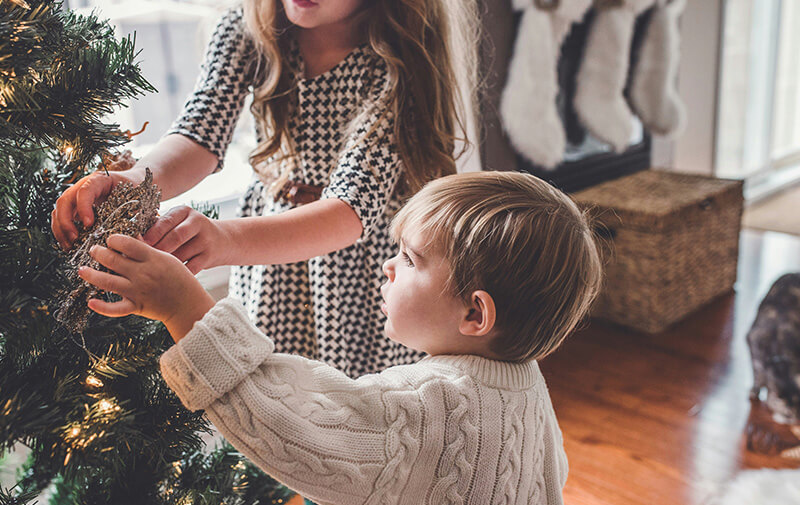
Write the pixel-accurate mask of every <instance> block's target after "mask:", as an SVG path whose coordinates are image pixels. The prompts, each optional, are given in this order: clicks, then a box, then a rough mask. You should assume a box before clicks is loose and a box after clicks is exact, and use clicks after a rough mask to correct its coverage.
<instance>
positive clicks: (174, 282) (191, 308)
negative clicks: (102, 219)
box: [78, 235, 214, 342]
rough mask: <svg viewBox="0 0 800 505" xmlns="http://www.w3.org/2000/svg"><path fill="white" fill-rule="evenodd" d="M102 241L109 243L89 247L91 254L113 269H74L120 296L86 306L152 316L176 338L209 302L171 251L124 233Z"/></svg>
mask: <svg viewBox="0 0 800 505" xmlns="http://www.w3.org/2000/svg"><path fill="white" fill-rule="evenodd" d="M106 243H107V244H108V247H103V246H94V247H92V249H91V250H90V254H91V256H92V258H94V259H95V260H97V262H98V263H100V264H101V265H103V266H104V267H106V268H108V269H109V270H111V271H112V272H113V273H112V272H100V271H98V270H95V269H93V268H89V267H81V268H79V269H78V275H79V276H80V277H81V278H82V279H83V280H85V281H86V282H88V283H90V284H93V285H95V286H97V287H98V288H100V289H102V290H105V291H110V292H112V293H116V294H118V295H120V296H122V300H120V301H118V302H105V301H103V300H98V299H96V298H93V299H91V300H89V308H90V309H92V310H93V311H95V312H97V313H98V314H102V315H104V316H108V317H121V316H127V315H129V314H137V315H140V316H144V317H147V318H149V319H157V320H159V321H162V322H163V323H164V324H165V325H166V326H167V330H169V332H170V334H171V335H172V337H173V338H174V339H175V341H176V342H177V341H178V340H180V339H181V338H183V337H184V335H186V333H188V332H189V330H191V329H192V326H193V325H194V323H195V322H196V321H199V320H200V319H202V317H203V316H204V315H205V313H206V312H208V310H209V309H211V307H213V306H214V300H213V299H212V298H211V296H210V295H209V294H208V293H207V292H206V290H205V289H203V287H202V286H201V285H200V283H199V282H198V281H197V279H195V277H194V275H193V274H192V273H191V272H190V271H189V270H187V268H186V266H184V265H183V264H182V263H181V262H180V261H179V260H178V259H176V258H175V257H174V256H171V255H170V254H167V253H165V252H161V251H158V250H156V249H153V248H152V247H150V246H148V245H147V244H145V243H144V242H141V241H139V240H137V239H135V238H132V237H128V236H125V235H111V236H110V237H108V239H107V240H106Z"/></svg>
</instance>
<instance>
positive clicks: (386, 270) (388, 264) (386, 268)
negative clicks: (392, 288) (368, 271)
mask: <svg viewBox="0 0 800 505" xmlns="http://www.w3.org/2000/svg"><path fill="white" fill-rule="evenodd" d="M382 268H383V275H385V276H386V277H388V278H389V280H390V281H393V280H394V267H393V266H392V260H391V259H388V260H386V261H384V262H383V267H382Z"/></svg>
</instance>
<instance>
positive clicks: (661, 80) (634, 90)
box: [630, 0, 686, 135]
mask: <svg viewBox="0 0 800 505" xmlns="http://www.w3.org/2000/svg"><path fill="white" fill-rule="evenodd" d="M685 6H686V0H658V7H657V8H656V9H655V11H654V12H653V15H652V17H651V18H650V23H649V25H648V27H647V32H646V34H645V38H644V41H643V42H642V48H641V50H640V53H639V61H638V62H637V64H636V68H635V69H634V73H633V80H632V82H631V93H630V99H631V106H632V107H633V109H634V110H635V111H636V114H637V115H638V116H639V118H640V119H641V120H642V123H643V124H644V126H645V128H647V129H648V130H649V131H651V132H653V133H658V134H659V135H673V134H675V133H678V132H679V131H680V130H681V129H682V128H683V124H684V122H685V118H686V111H685V109H684V106H683V102H681V99H680V97H679V96H678V90H677V89H676V85H677V83H676V78H677V74H678V62H679V58H680V31H679V27H678V18H679V17H680V15H681V13H682V12H683V8H684V7H685Z"/></svg>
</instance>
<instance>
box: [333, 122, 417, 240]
mask: <svg viewBox="0 0 800 505" xmlns="http://www.w3.org/2000/svg"><path fill="white" fill-rule="evenodd" d="M362 118H363V119H362V120H361V122H360V124H358V126H357V127H356V128H354V129H352V134H351V135H350V136H349V137H348V138H347V140H346V142H345V144H344V149H343V151H342V154H341V155H340V156H339V160H338V164H337V166H336V168H335V169H334V170H333V172H332V173H331V176H330V181H329V183H328V186H327V187H325V189H324V190H323V192H322V198H338V199H340V200H342V201H344V202H345V203H347V204H348V205H350V207H352V209H353V210H354V211H355V213H356V215H358V217H359V219H360V220H361V225H362V227H363V231H362V234H361V239H363V238H365V237H367V236H369V235H370V234H371V233H372V232H373V231H374V229H375V227H376V225H377V224H378V223H379V222H381V221H382V220H381V219H380V217H381V216H382V215H383V214H384V213H385V212H386V207H387V205H388V203H389V201H390V199H391V198H392V194H393V192H394V190H395V187H396V185H397V182H398V180H399V179H400V175H401V173H402V171H403V164H402V161H401V159H400V153H399V151H398V150H397V144H396V141H395V135H394V117H393V115H392V113H391V111H388V110H386V111H384V110H381V108H380V107H378V106H374V107H370V112H369V113H368V114H364V115H362Z"/></svg>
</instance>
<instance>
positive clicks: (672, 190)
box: [571, 170, 742, 229]
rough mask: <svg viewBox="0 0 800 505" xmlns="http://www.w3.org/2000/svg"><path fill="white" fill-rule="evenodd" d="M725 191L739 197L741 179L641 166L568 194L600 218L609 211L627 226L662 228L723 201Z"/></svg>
mask: <svg viewBox="0 0 800 505" xmlns="http://www.w3.org/2000/svg"><path fill="white" fill-rule="evenodd" d="M728 195H730V198H732V199H735V200H741V199H742V181H739V180H731V179H719V178H716V177H708V176H704V175H696V174H686V173H678V172H665V171H660V170H643V171H640V172H636V173H635V174H631V175H628V176H625V177H620V178H619V179H614V180H611V181H606V182H604V183H602V184H598V185H596V186H592V187H590V188H587V189H584V190H582V191H579V192H577V193H574V194H572V195H571V196H572V198H573V199H574V200H575V201H576V202H577V203H578V204H579V205H580V206H581V207H584V208H586V207H588V208H592V209H594V210H595V211H596V213H597V214H598V218H600V219H601V220H602V219H603V215H607V214H609V213H612V215H614V216H616V217H617V218H618V219H619V221H620V222H621V224H622V226H624V227H626V228H627V227H630V228H639V229H662V228H664V227H666V226H668V225H670V223H674V222H680V221H681V218H682V217H683V216H686V214H687V213H690V212H696V211H697V209H698V207H699V208H706V207H707V206H708V205H713V204H714V203H716V204H723V203H725V202H720V201H719V200H721V199H722V198H723V197H727V196H728Z"/></svg>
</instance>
